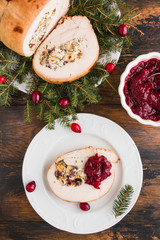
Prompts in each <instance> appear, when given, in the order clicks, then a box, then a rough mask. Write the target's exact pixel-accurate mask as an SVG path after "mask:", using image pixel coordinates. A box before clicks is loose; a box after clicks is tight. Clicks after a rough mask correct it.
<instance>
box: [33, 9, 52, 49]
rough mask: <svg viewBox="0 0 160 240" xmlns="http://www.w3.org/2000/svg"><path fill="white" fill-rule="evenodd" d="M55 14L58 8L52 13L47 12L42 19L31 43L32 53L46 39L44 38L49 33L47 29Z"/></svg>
mask: <svg viewBox="0 0 160 240" xmlns="http://www.w3.org/2000/svg"><path fill="white" fill-rule="evenodd" d="M55 12H56V8H55V9H54V10H53V11H51V12H46V13H45V14H44V16H43V18H42V19H41V21H40V22H39V24H38V26H37V28H36V30H35V31H34V34H33V35H32V38H31V40H30V42H29V47H30V49H31V50H32V51H35V50H36V49H37V47H38V46H39V44H40V43H41V41H42V40H43V39H44V36H45V34H46V32H47V28H48V26H49V25H50V22H51V19H52V17H53V15H54V14H55Z"/></svg>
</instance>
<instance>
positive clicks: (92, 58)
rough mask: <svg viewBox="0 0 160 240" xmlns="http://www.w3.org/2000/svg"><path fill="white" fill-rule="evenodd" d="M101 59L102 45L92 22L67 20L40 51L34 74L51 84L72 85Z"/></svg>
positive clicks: (76, 17) (74, 19) (81, 17)
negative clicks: (100, 47)
mask: <svg viewBox="0 0 160 240" xmlns="http://www.w3.org/2000/svg"><path fill="white" fill-rule="evenodd" d="M98 56H99V44H98V40H97V37H96V35H95V33H94V30H93V28H92V25H91V24H90V21H89V20H88V19H87V18H86V17H83V16H74V17H64V18H62V19H61V20H60V22H59V23H58V25H57V27H56V28H55V29H54V30H53V31H52V32H51V33H50V34H49V36H48V37H47V38H46V39H45V41H44V42H43V43H42V44H41V46H40V47H39V48H38V50H37V52H36V53H35V55H34V59H33V68H34V70H35V72H36V73H37V74H38V75H39V76H40V77H41V78H42V79H44V80H46V81H48V82H51V83H63V82H71V81H73V80H75V79H78V78H80V77H82V76H84V75H86V74H87V73H88V72H89V71H90V70H91V68H92V67H93V66H94V64H95V63H96V61H97V59H98Z"/></svg>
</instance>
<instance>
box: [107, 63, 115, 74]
mask: <svg viewBox="0 0 160 240" xmlns="http://www.w3.org/2000/svg"><path fill="white" fill-rule="evenodd" d="M105 69H106V70H107V71H108V72H109V74H111V73H112V72H113V71H114V70H115V65H114V64H113V63H108V64H107V65H106V66H105Z"/></svg>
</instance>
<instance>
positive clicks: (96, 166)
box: [47, 147, 119, 202]
mask: <svg viewBox="0 0 160 240" xmlns="http://www.w3.org/2000/svg"><path fill="white" fill-rule="evenodd" d="M118 160H119V157H118V156H117V155H116V154H115V153H114V152H113V151H111V150H107V149H103V148H93V147H87V148H83V149H78V150H75V151H72V152H69V153H66V154H64V155H61V156H59V157H58V158H57V159H56V161H55V162H54V163H53V164H52V165H51V166H50V168H49V170H48V173H47V179H48V183H49V185H50V188H51V190H52V191H53V193H54V194H55V195H56V196H57V197H59V198H61V199H63V200H65V201H68V202H90V201H95V200H97V199H99V198H101V197H103V196H104V195H105V194H106V193H107V192H109V190H110V189H111V187H112V184H113V182H114V178H115V170H114V166H113V164H114V163H117V162H118Z"/></svg>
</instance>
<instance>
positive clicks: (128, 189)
mask: <svg viewBox="0 0 160 240" xmlns="http://www.w3.org/2000/svg"><path fill="white" fill-rule="evenodd" d="M133 192H134V190H133V187H132V186H131V185H125V186H124V187H123V188H122V189H121V190H120V193H119V194H118V196H117V199H115V200H114V203H113V210H112V211H113V214H114V215H115V218H117V217H118V216H121V215H122V214H124V213H125V211H126V210H127V208H128V207H129V205H130V203H131V199H132V195H133Z"/></svg>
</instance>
